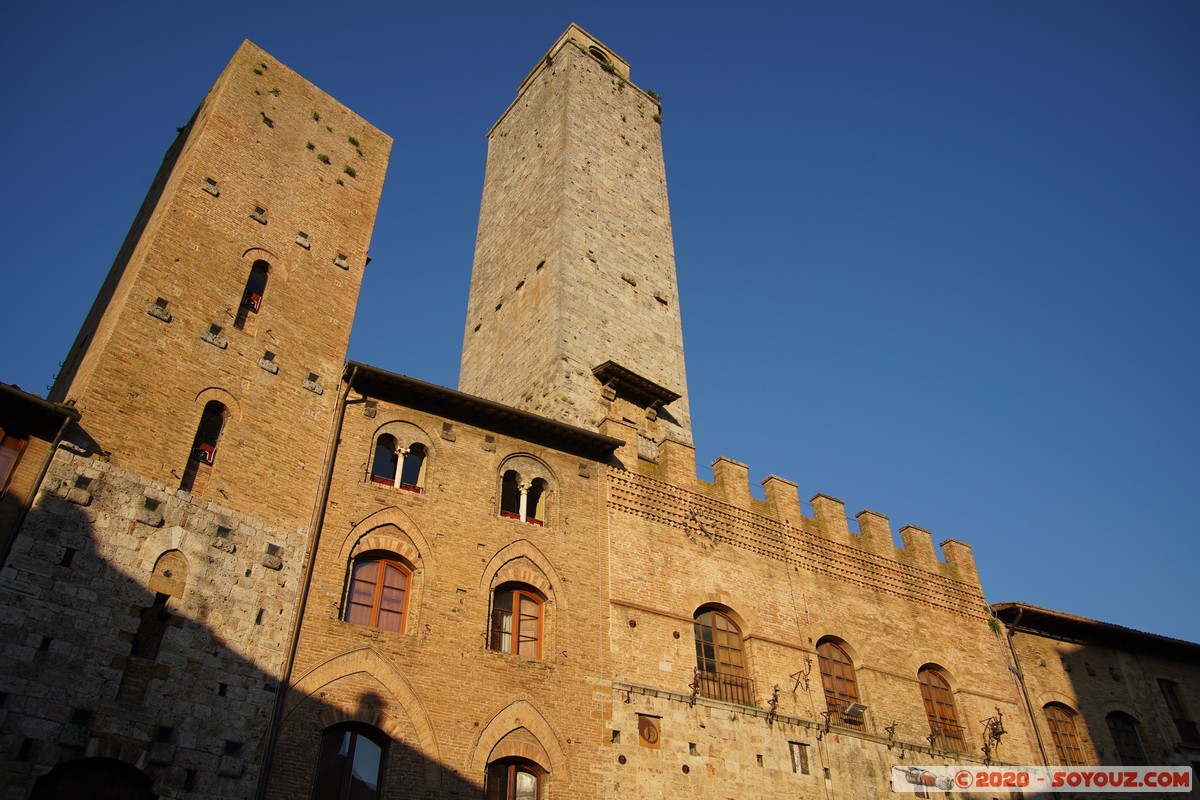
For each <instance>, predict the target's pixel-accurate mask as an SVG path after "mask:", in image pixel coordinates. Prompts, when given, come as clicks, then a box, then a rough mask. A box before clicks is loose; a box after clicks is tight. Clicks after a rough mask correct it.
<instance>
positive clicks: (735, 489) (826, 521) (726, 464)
mask: <svg viewBox="0 0 1200 800" xmlns="http://www.w3.org/2000/svg"><path fill="white" fill-rule="evenodd" d="M694 453H695V451H694V450H693V449H692V448H690V447H687V446H684V445H678V444H676V443H673V442H664V443H663V445H662V450H661V452H660V459H659V463H658V464H656V465H647V464H645V462H642V464H641V465H640V466H641V467H643V469H641V470H640V471H641V472H643V474H647V475H649V476H651V477H654V478H657V479H659V480H663V481H666V482H668V483H671V484H674V485H676V486H679V487H680V488H683V489H689V490H691V491H693V492H695V493H696V494H697V495H700V496H704V497H708V498H711V499H713V500H717V501H719V502H721V503H723V504H726V505H728V506H730V507H732V508H735V509H739V510H741V511H743V512H745V513H747V514H749V515H752V516H753V517H761V518H766V519H768V520H770V521H771V522H772V523H774V524H777V525H778V526H780V527H781V529H782V530H783V531H789V530H796V531H800V532H802V533H803V534H804V535H805V536H806V537H809V539H810V540H811V541H814V542H821V543H822V546H823V547H826V548H835V547H836V548H837V549H839V550H843V551H844V552H846V553H859V554H862V555H863V556H869V557H871V561H872V562H873V563H875V564H876V565H877V566H881V567H882V565H883V564H884V563H885V562H892V563H894V564H895V565H897V566H902V567H904V568H906V569H912V568H915V569H917V570H920V571H921V572H924V573H929V574H932V575H938V576H941V577H943V578H946V579H948V580H951V581H955V582H961V583H963V584H967V585H969V586H970V587H971V588H972V591H973V592H976V593H978V594H979V596H982V589H981V588H980V581H979V572H978V570H977V569H976V566H975V558H974V555H973V554H972V552H971V546H970V545H968V544H966V543H964V542H962V541H959V540H957V539H945V540H943V541H942V543H941V545H940V547H941V553H940V555H939V552H938V550H937V549H936V548H935V547H934V544H933V534H932V533H931V532H930V531H928V530H926V529H925V528H922V527H919V526H917V525H911V524H909V525H904V526H903V527H901V528H900V531H899V533H900V541H901V543H902V544H901V545H899V546H897V544H896V540H895V537H894V534H893V531H892V526H891V521H890V520H889V519H888V517H887V515H885V514H881V513H879V512H878V511H873V510H871V509H863V510H861V511H859V512H858V513H857V514H855V515H854V517H855V520H856V521H857V523H858V524H857V528H858V532H857V533H856V532H855V531H854V530H853V528H852V526H851V524H850V521H849V518H848V516H847V514H846V504H845V503H844V502H843V501H841V500H839V499H838V498H836V497H833V496H832V495H828V494H824V493H818V494H815V495H813V496H812V498H811V499H810V500H809V505H810V506H811V507H812V515H811V516H809V515H806V514H805V513H804V509H803V505H802V503H801V500H800V490H799V486H798V485H797V484H796V483H794V482H792V481H789V480H787V479H786V478H781V477H779V476H778V475H768V476H767V477H766V478H765V479H763V481H762V487H763V491H764V493H765V498H766V499H765V500H759V499H758V498H756V497H754V496H753V495H752V494H751V492H750V470H749V467H748V466H747V465H746V464H743V463H742V462H740V461H735V460H733V459H731V458H728V457H726V456H719V457H718V458H716V459H715V460H714V461H713V462H712V470H713V480H712V482H711V483H710V482H708V481H706V480H704V479H703V478H701V477H699V476H698V475H697V474H696V471H695V469H694V466H693V465H694ZM689 456H690V457H691V459H692V461H691V462H690V463H689V464H688V466H689V467H690V468H685V467H684V464H685V463H688V458H689ZM755 524H763V523H755Z"/></svg>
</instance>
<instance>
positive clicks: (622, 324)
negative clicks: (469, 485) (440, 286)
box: [459, 28, 691, 442]
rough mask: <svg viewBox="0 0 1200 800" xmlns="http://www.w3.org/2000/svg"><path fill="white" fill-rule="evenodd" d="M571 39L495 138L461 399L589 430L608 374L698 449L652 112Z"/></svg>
mask: <svg viewBox="0 0 1200 800" xmlns="http://www.w3.org/2000/svg"><path fill="white" fill-rule="evenodd" d="M572 30H573V31H574V32H575V38H574V39H571V38H568V37H564V38H563V39H561V40H560V41H559V43H558V44H557V45H556V47H555V48H554V49H552V50H551V52H550V53H549V54H548V55H547V58H546V59H545V60H544V61H543V62H542V64H541V65H539V67H538V68H537V69H535V70H534V72H533V73H532V74H531V75H530V77H529V78H527V79H526V81H525V83H524V84H523V85H522V88H521V93H520V95H519V96H518V98H517V100H516V101H515V102H514V103H513V105H512V106H510V107H509V109H508V110H507V111H506V112H505V114H504V116H503V117H502V118H501V119H500V121H499V122H497V123H496V126H495V127H494V128H493V129H492V131H491V132H490V133H489V144H488V167H487V174H486V176H485V179H484V194H483V202H482V206H481V209H480V223H479V233H478V236H477V239H476V254H475V262H474V265H473V267H472V278H471V294H470V299H469V302H468V308H467V325H466V330H465V333H464V344H463V359H462V370H461V373H460V378H459V384H460V388H461V389H462V390H463V391H467V392H471V393H473V394H478V395H480V396H482V397H488V398H490V399H493V400H497V401H500V402H503V403H507V404H510V405H513V406H516V407H518V408H522V409H526V410H529V411H533V412H535V413H539V414H544V415H546V416H548V417H551V418H553V419H561V420H564V421H567V422H570V423H571V424H575V425H579V426H580V427H584V428H590V429H592V430H595V429H596V428H597V427H598V425H599V424H600V422H601V420H602V419H603V418H604V416H605V413H606V407H605V406H604V405H603V404H602V403H601V397H600V386H599V384H598V383H597V381H596V379H595V378H594V377H593V375H592V370H593V369H594V368H595V367H597V366H599V365H600V364H602V363H604V362H606V361H610V360H612V361H616V362H618V363H620V364H621V365H622V366H624V367H626V368H627V369H630V370H632V371H633V372H635V373H637V374H638V375H641V376H642V377H644V378H647V379H649V380H650V381H652V382H654V383H656V384H659V385H661V386H664V387H666V388H667V389H669V390H671V391H674V392H676V393H678V394H680V395H682V397H681V398H680V399H678V400H676V401H674V402H673V403H671V404H669V406H668V407H667V408H666V409H665V410H664V412H663V414H662V418H663V420H664V424H665V423H668V422H669V425H665V430H664V432H663V433H662V434H661V436H670V437H671V438H673V439H676V440H679V441H684V442H690V441H691V422H690V417H689V412H688V405H687V397H686V395H687V385H686V384H687V381H686V377H685V370H684V361H683V334H682V326H681V317H680V313H679V304H678V296H677V295H678V288H677V281H676V276H675V259H674V246H673V243H672V239H671V222H670V210H669V207H668V204H667V190H666V172H665V166H664V162H663V155H662V132H661V127H660V125H659V123H658V122H656V121H655V120H654V117H655V116H657V115H658V113H659V107H658V103H657V102H656V101H655V100H654V99H652V98H651V97H650V96H649V95H647V94H646V93H645V92H643V91H642V90H641V89H639V88H637V87H636V86H634V85H633V84H632V83H629V82H628V81H627V80H626V77H623V76H622V75H621V74H620V70H618V69H617V68H616V67H614V66H613V62H611V61H610V62H608V67H609V69H605V63H604V62H601V61H600V60H598V58H596V57H594V56H593V55H591V54H590V53H589V52H588V50H587V47H588V46H589V45H590V46H593V47H595V46H598V44H597V43H595V42H594V40H593V39H591V38H590V37H588V36H587V35H586V34H584V33H583V32H582V31H579V30H578V29H577V28H573V29H572ZM571 33H572V31H568V34H569V35H570V34H571ZM622 69H623V68H622ZM658 427H663V426H658ZM660 438H661V437H660Z"/></svg>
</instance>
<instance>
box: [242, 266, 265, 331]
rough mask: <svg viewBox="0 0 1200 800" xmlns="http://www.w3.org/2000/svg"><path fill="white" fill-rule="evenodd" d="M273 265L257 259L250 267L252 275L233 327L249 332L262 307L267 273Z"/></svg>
mask: <svg viewBox="0 0 1200 800" xmlns="http://www.w3.org/2000/svg"><path fill="white" fill-rule="evenodd" d="M270 269H271V265H270V264H268V263H267V262H266V261H255V262H254V265H253V266H251V267H250V277H248V278H246V288H245V290H244V291H243V292H242V302H241V303H240V304H239V305H238V313H237V317H236V318H235V319H234V320H233V327H235V328H237V329H238V330H243V331H247V332H249V331H250V330H251V329H252V328H253V327H254V326H253V322H254V320H255V319H257V318H258V312H259V311H260V310H261V309H262V300H263V295H264V294H266V291H267V273H268V272H269V271H270Z"/></svg>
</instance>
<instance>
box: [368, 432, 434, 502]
mask: <svg viewBox="0 0 1200 800" xmlns="http://www.w3.org/2000/svg"><path fill="white" fill-rule="evenodd" d="M425 456H426V449H425V445H423V444H421V443H420V442H414V443H413V444H410V445H408V446H407V447H402V446H401V445H400V444H398V443H397V441H396V437H395V436H392V435H391V434H388V433H385V434H383V435H382V436H380V437H379V438H378V439H376V440H375V457H374V458H373V459H372V460H371V481H372V482H373V483H382V484H384V485H386V486H394V487H396V488H397V489H405V490H407V491H410V492H416V493H418V494H420V493H421V491H422V490H423V487H424V486H425V462H426V457H425Z"/></svg>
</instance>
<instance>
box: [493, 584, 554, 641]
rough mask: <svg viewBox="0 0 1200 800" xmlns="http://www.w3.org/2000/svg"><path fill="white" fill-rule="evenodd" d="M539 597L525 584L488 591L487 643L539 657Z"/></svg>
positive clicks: (540, 613) (540, 603)
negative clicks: (490, 595)
mask: <svg viewBox="0 0 1200 800" xmlns="http://www.w3.org/2000/svg"><path fill="white" fill-rule="evenodd" d="M542 607H543V604H542V598H541V597H540V596H539V595H537V594H536V593H535V592H534V591H533V590H532V589H531V588H529V587H528V586H520V585H511V584H507V585H504V586H501V587H499V588H498V589H496V591H495V593H494V594H493V595H492V626H491V635H490V636H489V637H488V639H489V642H490V644H489V646H490V647H491V649H493V650H498V651H499V652H501V653H515V654H517V655H522V656H528V657H529V658H541V657H542Z"/></svg>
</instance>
